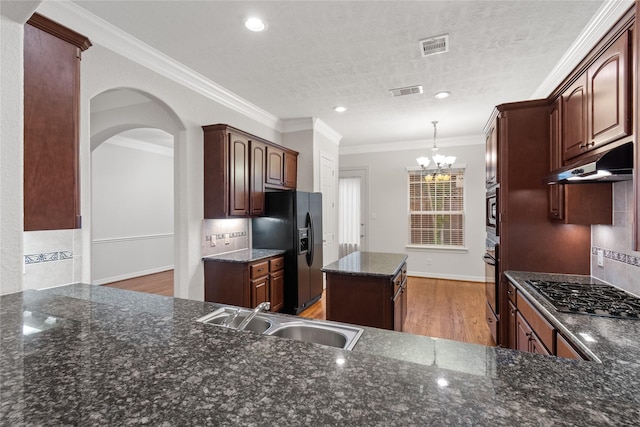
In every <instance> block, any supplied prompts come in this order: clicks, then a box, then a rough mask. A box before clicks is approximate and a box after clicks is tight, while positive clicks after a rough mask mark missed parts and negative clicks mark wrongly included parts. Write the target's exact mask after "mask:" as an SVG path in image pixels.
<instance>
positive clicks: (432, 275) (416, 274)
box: [407, 271, 485, 283]
mask: <svg viewBox="0 0 640 427" xmlns="http://www.w3.org/2000/svg"><path fill="white" fill-rule="evenodd" d="M407 276H413V277H424V278H427V279H444V280H460V281H463V282H480V283H484V282H485V278H484V277H477V276H462V275H457V274H453V275H452V274H438V273H423V272H417V271H408V272H407Z"/></svg>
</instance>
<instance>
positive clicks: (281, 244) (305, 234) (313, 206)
mask: <svg viewBox="0 0 640 427" xmlns="http://www.w3.org/2000/svg"><path fill="white" fill-rule="evenodd" d="M252 229H253V231H252V240H253V245H252V246H253V248H254V249H283V250H286V251H287V252H286V253H285V255H284V257H285V261H284V262H285V264H284V311H285V312H287V313H293V314H298V313H300V312H301V311H302V310H304V309H305V308H307V307H309V306H310V305H311V304H313V303H314V302H316V301H317V300H318V299H320V297H321V296H322V288H323V286H322V271H320V269H321V268H322V193H307V192H304V191H274V192H268V193H265V216H264V217H260V218H254V219H253V220H252Z"/></svg>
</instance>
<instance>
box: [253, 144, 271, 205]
mask: <svg viewBox="0 0 640 427" xmlns="http://www.w3.org/2000/svg"><path fill="white" fill-rule="evenodd" d="M250 148H251V155H250V156H249V165H250V170H251V172H250V174H249V177H250V180H251V183H250V188H249V213H250V214H251V215H263V214H264V183H265V176H266V174H265V167H266V151H267V147H266V145H265V144H264V143H262V142H259V141H251V144H250Z"/></svg>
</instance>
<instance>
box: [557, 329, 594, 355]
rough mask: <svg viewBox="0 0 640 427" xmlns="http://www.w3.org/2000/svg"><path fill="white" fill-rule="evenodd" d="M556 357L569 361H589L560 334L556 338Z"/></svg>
mask: <svg viewBox="0 0 640 427" xmlns="http://www.w3.org/2000/svg"><path fill="white" fill-rule="evenodd" d="M556 356H558V357H564V358H567V359H578V360H589V359H587V358H586V357H584V356H582V354H580V352H578V350H576V349H575V348H574V347H573V346H572V345H571V344H570V343H569V340H567V339H566V338H565V337H564V336H562V335H561V334H558V335H557V336H556Z"/></svg>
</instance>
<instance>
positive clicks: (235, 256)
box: [202, 249, 286, 263]
mask: <svg viewBox="0 0 640 427" xmlns="http://www.w3.org/2000/svg"><path fill="white" fill-rule="evenodd" d="M285 252H286V251H285V250H282V249H242V250H239V251H234V252H227V253H224V254H220V255H209V256H206V257H202V260H203V261H212V262H240V263H247V262H254V261H260V260H261V259H265V258H271V257H273V256H277V255H282V254H284V253H285Z"/></svg>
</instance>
